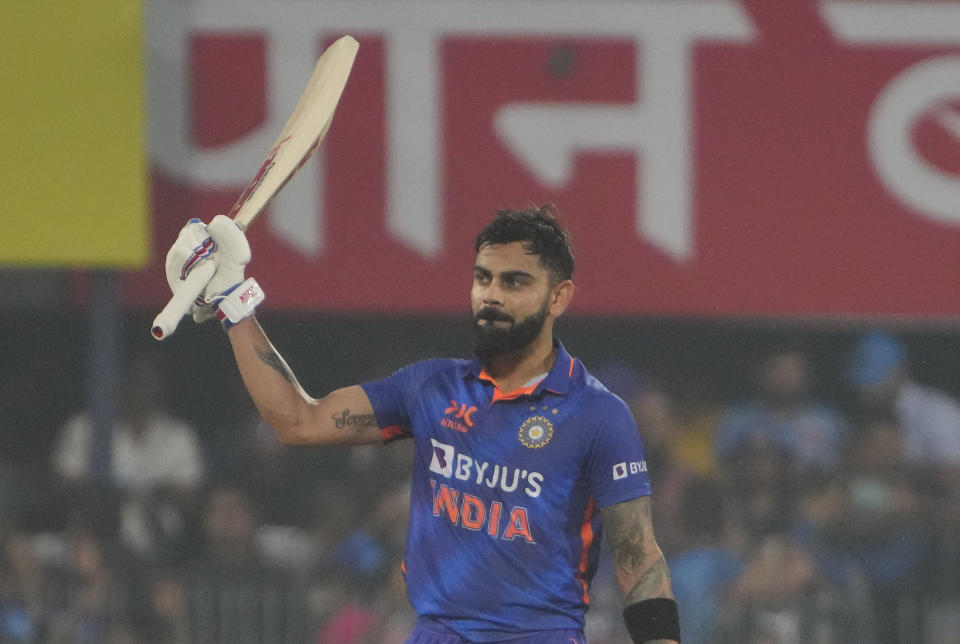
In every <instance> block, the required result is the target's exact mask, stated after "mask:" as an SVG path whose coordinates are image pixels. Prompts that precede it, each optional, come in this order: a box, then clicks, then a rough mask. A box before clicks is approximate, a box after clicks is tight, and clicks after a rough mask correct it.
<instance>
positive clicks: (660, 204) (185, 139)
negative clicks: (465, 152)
mask: <svg viewBox="0 0 960 644" xmlns="http://www.w3.org/2000/svg"><path fill="white" fill-rule="evenodd" d="M146 21H147V46H148V69H147V78H148V81H147V82H148V104H149V106H150V107H151V108H153V109H150V114H149V123H150V148H151V152H152V156H153V161H154V162H155V163H156V164H158V166H159V167H161V168H162V169H163V170H164V171H165V172H167V173H169V174H171V175H172V176H174V177H179V178H181V179H187V180H190V181H197V182H199V183H201V184H203V185H207V186H211V187H218V188H230V187H234V186H242V185H244V184H245V183H246V181H247V180H248V179H249V176H250V174H251V172H252V170H251V169H255V168H256V167H257V164H258V163H259V161H260V158H261V157H262V155H263V154H264V151H265V150H267V149H269V147H270V144H271V143H272V140H273V137H275V136H276V133H277V132H279V131H280V129H281V128H282V126H283V121H284V119H285V118H286V114H285V113H284V110H283V109H268V117H267V119H266V122H264V123H263V124H262V125H261V126H260V127H259V128H257V129H256V130H255V131H252V132H250V133H248V134H246V135H244V136H243V137H241V138H239V139H238V140H237V141H235V142H233V143H231V144H228V145H224V146H222V147H220V148H218V149H215V150H201V149H197V148H196V147H195V146H193V144H192V142H191V140H190V137H189V128H188V126H187V124H188V123H189V122H190V115H189V100H188V96H189V91H188V88H187V85H186V83H187V78H188V74H187V69H188V63H189V61H188V60H187V52H188V51H189V47H188V37H189V36H190V35H191V34H192V33H216V32H225V33H230V32H247V33H251V32H252V33H258V34H263V35H264V37H265V38H266V40H267V52H268V53H267V56H268V58H267V79H268V83H269V86H268V92H269V97H270V104H271V105H283V106H287V105H289V106H292V105H294V104H295V102H296V99H297V97H298V96H299V93H300V91H301V90H302V86H303V83H304V79H305V78H307V77H308V76H309V73H310V69H311V67H312V65H313V62H314V61H315V59H316V55H317V51H316V45H317V39H318V37H319V36H320V35H321V34H323V33H329V34H336V33H341V32H354V33H363V32H373V33H378V34H382V36H383V39H384V43H385V49H386V55H387V61H386V69H387V73H386V76H387V89H386V102H387V110H388V114H387V117H388V118H387V138H388V140H387V142H386V144H387V155H388V158H387V171H388V174H387V186H386V193H387V201H388V203H387V212H386V213H385V217H386V222H387V224H386V225H387V229H388V231H389V232H390V234H391V235H392V236H394V237H395V238H396V239H398V240H399V241H400V242H402V243H403V244H405V245H406V246H408V247H409V248H411V249H413V250H415V251H416V252H418V253H419V254H421V255H422V256H425V257H430V256H433V255H435V254H437V253H438V252H439V251H440V250H441V249H442V248H443V234H442V231H443V226H442V209H441V204H440V195H442V194H443V188H442V186H441V172H440V164H441V162H442V158H441V149H442V146H441V145H440V132H439V124H440V122H441V120H442V119H441V118H440V116H441V106H440V96H441V93H440V91H439V87H440V83H441V78H440V72H439V61H438V51H437V49H438V42H439V41H440V40H441V39H442V38H444V37H447V36H451V35H453V36H455V35H478V34H479V35H489V36H492V37H498V36H499V37H512V36H551V35H565V36H572V37H578V36H583V37H586V36H590V37H596V36H605V37H610V38H623V39H632V40H633V41H634V42H635V43H636V45H637V51H638V54H640V60H639V61H638V64H637V68H638V71H637V74H638V77H639V78H640V79H641V84H640V87H641V88H642V90H641V91H640V94H641V95H642V96H643V98H642V100H641V101H640V102H638V103H636V104H633V105H624V106H619V107H613V106H609V105H603V106H601V105H591V104H567V105H562V104H536V103H534V104H531V103H520V102H518V103H514V104H509V105H506V106H504V107H503V108H502V110H501V111H500V113H499V114H497V115H496V117H495V119H496V122H495V123H494V124H493V126H494V127H495V128H496V131H497V132H498V134H499V135H500V136H501V137H502V138H503V139H504V141H505V143H506V144H507V145H508V146H509V147H510V149H511V150H512V152H513V153H514V154H515V155H516V156H517V157H518V158H519V159H520V160H521V161H522V162H523V163H524V164H526V166H527V167H528V168H529V169H530V171H531V172H532V173H533V175H534V176H535V177H536V178H537V179H538V180H540V181H542V182H543V183H544V184H546V185H547V186H550V187H559V186H562V185H563V184H564V183H566V182H567V181H568V180H569V179H570V176H571V174H572V167H573V161H574V156H575V155H576V153H577V152H579V151H582V150H613V151H629V152H632V153H634V154H635V155H637V157H638V164H637V165H638V167H642V168H643V169H642V170H641V171H639V172H641V173H642V177H641V178H642V181H638V182H637V190H638V192H639V196H638V198H637V212H636V218H635V222H636V224H635V225H636V230H637V233H638V235H640V236H641V237H643V238H646V239H647V240H649V241H650V242H651V243H653V244H655V245H656V246H658V247H659V248H661V249H662V250H663V251H664V252H665V253H667V254H668V255H670V256H672V257H674V258H675V259H678V260H686V259H690V258H691V257H692V255H693V242H692V240H693V224H692V222H693V213H692V203H693V194H694V186H693V173H692V166H693V160H692V159H693V144H694V142H693V137H692V134H691V130H692V127H691V125H692V123H693V119H692V117H691V114H690V104H691V101H690V96H691V78H690V76H691V74H690V58H691V50H692V48H693V45H694V44H695V43H696V42H697V41H702V40H715V41H734V42H744V41H748V40H750V39H751V38H752V37H753V25H752V22H751V21H750V19H749V17H748V16H747V14H746V12H745V11H744V9H743V8H742V7H741V6H740V4H739V3H738V2H734V1H733V0H688V1H686V2H682V3H679V2H676V3H674V2H670V3H667V2H664V3H660V2H656V3H624V2H620V1H616V2H614V1H602V0H593V1H592V2H589V3H587V2H584V1H583V0H554V1H551V2H543V1H540V0H514V1H513V2H511V3H510V4H509V8H507V7H506V5H503V4H501V3H479V2H475V1H473V0H446V1H444V2H436V1H434V0H383V1H381V2H374V1H370V2H362V3H361V2H356V1H355V0H326V1H325V2H323V3H307V2H298V1H295V0H287V1H286V2H270V3H264V2H262V1H260V0H196V1H195V2H191V3H183V2H177V1H174V0H151V1H150V2H148V3H147V12H146ZM641 68H642V71H641ZM161 106H162V108H161ZM641 157H642V160H643V163H642V164H640V163H639V160H640V158H641ZM320 162H321V163H322V154H321V156H320ZM314 170H316V168H315V167H314ZM322 201H323V200H322V181H320V180H314V179H313V178H311V179H309V180H304V179H303V178H302V177H299V178H298V177H295V178H294V179H293V180H292V181H291V182H290V184H289V185H288V186H287V187H286V188H285V189H284V190H283V191H282V192H281V193H280V194H279V195H278V197H277V200H276V201H275V203H274V204H273V207H272V208H271V211H272V213H273V214H272V215H271V217H270V218H269V221H270V223H269V225H270V227H271V231H272V232H273V233H274V234H276V235H278V236H279V237H281V238H282V239H284V240H286V241H287V242H288V243H290V244H291V245H292V246H293V247H294V248H296V249H297V250H299V251H300V252H302V253H304V254H305V255H307V256H315V255H318V254H320V253H322V251H323V247H324V225H323V213H322V212H320V210H319V209H320V208H321V207H322Z"/></svg>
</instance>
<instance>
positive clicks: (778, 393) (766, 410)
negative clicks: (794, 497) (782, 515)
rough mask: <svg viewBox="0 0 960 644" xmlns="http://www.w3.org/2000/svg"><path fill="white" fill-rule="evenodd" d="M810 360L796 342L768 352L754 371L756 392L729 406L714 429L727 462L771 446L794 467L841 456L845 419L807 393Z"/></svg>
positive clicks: (819, 465) (718, 452)
mask: <svg viewBox="0 0 960 644" xmlns="http://www.w3.org/2000/svg"><path fill="white" fill-rule="evenodd" d="M810 377H811V373H810V364H809V360H808V358H807V355H806V353H804V351H803V350H802V349H801V348H799V347H798V346H795V345H792V344H785V345H782V346H779V347H777V348H775V349H774V350H772V351H770V352H769V353H767V354H766V355H765V356H764V357H763V358H762V360H761V362H760V365H759V367H758V369H757V372H756V387H757V388H756V395H755V396H754V397H753V398H752V399H751V400H748V401H746V402H743V403H739V404H734V405H732V406H730V407H728V408H727V409H726V410H725V411H724V413H723V415H722V416H721V418H720V421H719V424H718V426H717V429H716V433H715V434H714V449H715V452H716V455H717V457H718V459H719V460H720V461H721V462H722V463H723V464H724V466H725V467H728V468H729V467H730V466H731V465H734V466H735V465H736V460H737V459H738V458H739V457H740V456H741V455H743V454H744V453H745V452H748V451H753V452H756V451H757V450H761V451H766V450H770V449H772V450H775V451H777V452H780V453H781V454H783V455H784V456H785V457H787V458H788V459H789V461H790V464H791V465H792V466H793V467H795V468H797V469H804V468H810V467H817V468H822V467H829V466H833V465H835V464H836V463H837V461H838V460H839V458H840V456H841V454H842V451H843V446H844V442H845V440H846V433H847V430H846V423H845V421H844V419H843V418H842V416H841V415H840V414H839V413H838V412H837V411H835V410H834V409H832V408H831V407H830V406H828V405H827V404H825V403H823V402H820V401H818V400H816V399H814V398H812V397H811V382H810Z"/></svg>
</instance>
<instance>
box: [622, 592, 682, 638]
mask: <svg viewBox="0 0 960 644" xmlns="http://www.w3.org/2000/svg"><path fill="white" fill-rule="evenodd" d="M623 621H624V622H626V623H627V631H629V633H630V639H632V640H633V642H634V644H643V642H649V641H650V640H675V641H677V642H679V641H680V614H679V613H678V612H677V602H676V601H675V600H673V599H670V598H669V597H655V598H653V599H644V600H643V601H639V602H637V603H636V604H630V605H629V606H627V607H626V608H624V609H623Z"/></svg>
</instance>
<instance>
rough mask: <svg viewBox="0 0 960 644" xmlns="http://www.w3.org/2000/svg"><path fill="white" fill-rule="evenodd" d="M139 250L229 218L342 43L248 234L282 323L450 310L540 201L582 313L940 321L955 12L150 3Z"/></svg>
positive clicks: (950, 246)
mask: <svg viewBox="0 0 960 644" xmlns="http://www.w3.org/2000/svg"><path fill="white" fill-rule="evenodd" d="M147 27H148V41H149V42H150V47H149V54H150V56H149V60H150V61H151V62H150V70H149V80H148V85H149V89H150V93H149V96H150V110H151V113H150V121H151V140H150V146H151V158H152V168H153V170H152V178H153V218H154V228H155V231H154V239H155V254H156V256H155V260H154V262H153V265H152V267H151V268H149V269H148V270H147V271H144V272H140V273H134V274H131V275H130V276H129V279H128V284H127V287H128V288H127V293H126V298H127V301H128V302H131V303H132V304H133V305H144V306H151V307H156V306H158V305H162V303H163V302H165V300H166V299H167V296H168V293H167V290H166V284H165V282H164V279H163V270H162V261H163V253H164V252H165V250H166V248H167V246H168V245H169V244H170V243H171V242H172V240H173V239H174V238H175V236H176V232H177V230H178V229H179V227H180V226H181V225H182V224H183V223H184V222H186V221H187V220H188V219H190V218H191V217H201V218H203V219H209V218H210V217H212V216H213V215H214V214H216V213H218V212H224V211H226V210H227V209H229V207H230V205H231V204H232V202H233V200H234V199H235V198H236V196H237V194H238V193H239V192H240V190H242V188H243V186H244V185H245V184H246V182H247V181H248V180H249V178H250V176H252V174H253V173H254V172H255V171H256V169H257V167H258V166H259V163H260V160H261V159H262V157H263V155H264V154H265V153H266V150H267V149H268V148H269V144H270V141H272V139H273V137H274V136H275V135H276V133H277V132H278V131H279V129H280V127H281V126H282V124H283V121H284V120H285V118H286V116H287V113H288V112H289V109H290V108H292V105H293V104H294V102H295V101H296V98H297V95H298V94H299V91H300V89H301V88H302V86H303V83H304V82H305V80H306V78H307V76H308V75H309V70H310V68H311V67H312V64H313V62H314V61H315V60H316V57H317V56H318V55H319V52H320V51H322V50H323V47H324V46H325V45H326V44H327V43H329V42H330V41H332V39H333V38H335V37H336V36H338V35H340V34H341V33H352V34H353V35H355V36H356V37H357V38H358V40H359V41H360V53H359V55H358V57H357V61H356V64H355V67H354V70H353V74H352V76H351V78H350V81H349V83H348V85H347V90H346V93H345V94H344V96H343V99H342V100H341V103H340V107H339V109H338V112H337V115H336V117H335V119H334V122H333V126H332V128H331V130H330V133H329V134H328V136H327V138H326V140H325V141H324V143H323V145H322V147H321V150H320V151H319V153H318V155H317V157H316V158H314V159H313V160H311V161H310V162H309V163H308V164H307V165H306V166H305V167H304V169H303V170H302V171H301V174H300V175H298V176H297V177H296V178H294V180H293V181H292V182H291V183H290V184H288V185H287V186H286V188H284V190H283V192H282V193H281V194H280V195H279V197H278V198H277V199H276V200H275V202H273V204H272V205H271V210H270V213H269V215H265V216H264V217H263V218H262V219H261V220H258V221H257V223H256V225H255V226H254V227H253V229H252V230H251V232H250V237H251V244H252V247H253V256H254V260H253V263H252V265H251V268H250V271H249V272H250V274H253V275H255V276H256V277H257V279H258V280H259V281H260V282H261V284H263V285H264V288H265V290H266V292H267V293H268V306H270V307H273V308H277V309H296V310H337V311H371V312H412V311H420V310H424V311H432V312H442V311H460V310H463V309H464V308H465V307H466V306H467V296H468V290H469V283H470V280H471V277H472V271H471V268H472V265H473V237H474V235H475V234H476V232H477V230H478V229H479V228H480V227H481V226H482V225H483V224H484V223H486V222H487V221H488V220H489V219H490V218H491V217H492V216H493V214H494V213H495V211H496V210H497V209H498V208H500V207H505V206H526V205H537V204H542V203H545V202H553V203H555V204H557V206H558V207H559V209H560V211H561V212H562V213H564V214H565V218H566V221H567V223H568V225H569V227H570V228H571V229H572V231H573V234H574V237H575V244H576V252H577V259H578V269H577V275H576V276H575V281H576V282H577V285H578V294H577V296H576V299H575V303H574V305H573V307H572V312H574V313H581V314H641V313H643V314H646V313H651V314H700V315H703V314H705V315H714V314H722V315H791V316H797V315H798V316H844V315H894V316H918V317H939V316H955V315H957V314H958V313H960V278H958V275H960V2H955V1H950V2H921V1H916V0H912V1H909V2H892V1H879V2H871V1H867V0H855V1H849V0H847V1H830V0H824V1H822V2H770V1H769V0H750V1H746V0H745V1H742V2H737V1H733V0H731V1H725V0H704V1H698V0H678V1H676V2H669V3H662V2H650V3H646V2H638V3H624V2H619V1H609V2H605V1H597V0H591V1H587V0H583V1H578V2H574V1H572V0H556V1H551V2H543V1H540V0H514V2H511V3H506V4H505V3H493V2H473V1H469V0H448V1H446V2H434V1H431V0H409V1H404V0H383V2H373V1H370V2H364V3H355V2H346V1H345V2H336V1H330V2H324V3H318V6H317V7H316V8H309V7H307V6H305V3H298V2H293V1H292V0H291V1H290V2H273V3H262V2H258V1H254V0H249V1H244V0H224V1H223V2H219V1H213V0H198V2H195V3H189V4H187V5H184V3H179V2H169V3H162V2H157V3H153V6H152V7H151V9H150V15H149V16H148V20H147Z"/></svg>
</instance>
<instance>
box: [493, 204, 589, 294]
mask: <svg viewBox="0 0 960 644" xmlns="http://www.w3.org/2000/svg"><path fill="white" fill-rule="evenodd" d="M511 242H521V243H522V244H523V248H524V250H526V251H527V252H528V253H530V254H531V255H536V256H537V257H538V258H539V259H540V264H541V265H542V266H543V267H544V268H546V269H547V270H548V271H550V273H551V274H552V277H553V278H554V279H555V280H556V281H557V282H562V281H564V280H568V279H571V278H572V277H573V268H574V264H575V261H574V258H573V250H572V249H571V247H570V235H569V233H568V232H567V231H566V230H564V228H563V226H562V225H560V222H559V221H558V220H557V212H556V208H555V207H554V206H553V205H552V204H546V205H544V206H540V207H539V208H528V209H526V210H514V209H509V208H508V209H504V210H499V211H497V216H496V218H495V219H494V220H493V221H492V222H490V223H489V224H487V225H486V226H485V227H484V228H483V230H481V231H480V233H479V234H478V235H477V241H476V243H475V244H474V251H476V252H480V249H481V248H483V247H484V246H487V245H488V244H509V243H511Z"/></svg>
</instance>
